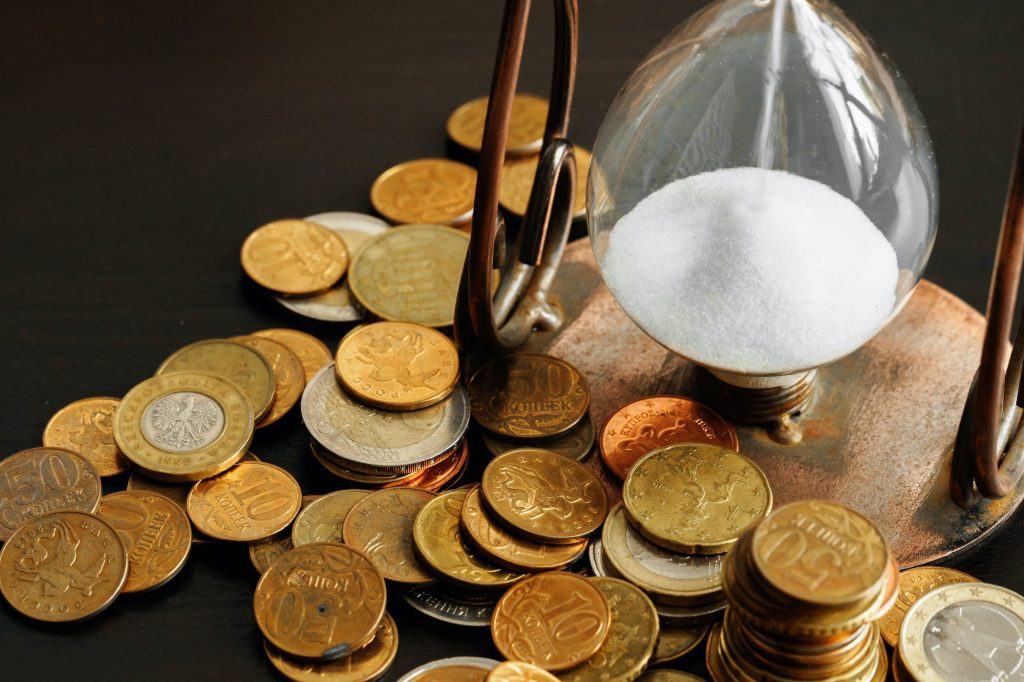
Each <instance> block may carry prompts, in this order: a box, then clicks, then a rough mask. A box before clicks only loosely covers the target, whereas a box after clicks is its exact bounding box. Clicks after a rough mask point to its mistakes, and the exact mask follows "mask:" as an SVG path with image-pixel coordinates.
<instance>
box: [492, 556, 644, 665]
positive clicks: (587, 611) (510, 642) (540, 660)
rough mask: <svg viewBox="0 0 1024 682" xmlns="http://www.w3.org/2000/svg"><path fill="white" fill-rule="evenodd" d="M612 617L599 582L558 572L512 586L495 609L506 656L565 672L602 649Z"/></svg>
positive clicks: (495, 631)
mask: <svg viewBox="0 0 1024 682" xmlns="http://www.w3.org/2000/svg"><path fill="white" fill-rule="evenodd" d="M652 611H653V607H652ZM611 619H612V611H611V608H610V606H609V604H608V599H607V598H606V596H605V593H604V591H603V590H601V589H600V586H599V584H598V583H594V582H590V581H589V580H588V579H587V578H583V577H581V576H578V575H576V574H575V573H565V572H563V571H552V572H548V573H538V574H537V575H532V576H530V577H528V578H526V579H525V580H523V581H522V582H520V583H518V584H516V585H513V586H512V587H510V588H509V590H508V591H507V592H506V593H505V594H504V595H503V596H502V597H501V599H499V600H498V605H497V606H496V607H495V608H494V615H493V616H492V617H491V636H492V637H493V638H494V646H496V647H497V648H498V651H500V652H501V655H502V656H504V657H505V658H507V659H510V660H514V661H526V662H527V663H532V664H533V665H536V666H538V667H540V668H543V669H544V670H547V671H549V672H561V671H564V670H568V669H570V668H573V667H574V666H577V665H580V664H581V663H583V662H584V661H586V660H587V659H588V658H590V657H591V656H593V655H594V654H595V653H597V651H598V649H600V647H601V645H602V644H603V643H604V641H605V639H606V638H607V637H608V628H609V625H610V624H611ZM654 622H655V623H657V614H655V616H654ZM651 647H652V648H653V647H654V643H653V641H652V642H651ZM606 679H607V678H606Z"/></svg>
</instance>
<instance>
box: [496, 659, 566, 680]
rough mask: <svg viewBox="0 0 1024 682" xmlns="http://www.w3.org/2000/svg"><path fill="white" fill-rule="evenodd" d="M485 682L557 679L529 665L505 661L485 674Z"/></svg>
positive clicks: (541, 669)
mask: <svg viewBox="0 0 1024 682" xmlns="http://www.w3.org/2000/svg"><path fill="white" fill-rule="evenodd" d="M486 682H558V678H557V677H555V676H554V675H552V674H551V673H549V672H548V671H547V670H544V669H543V668H538V667H537V666H535V665H531V664H530V663H523V662H522V661H505V662H504V663H501V664H499V665H497V666H496V667H495V668H494V669H493V670H491V672H489V673H487V680H486Z"/></svg>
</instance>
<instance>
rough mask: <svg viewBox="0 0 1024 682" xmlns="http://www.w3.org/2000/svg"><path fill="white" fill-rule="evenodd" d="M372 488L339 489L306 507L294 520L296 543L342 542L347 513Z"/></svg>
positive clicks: (294, 538)
mask: <svg viewBox="0 0 1024 682" xmlns="http://www.w3.org/2000/svg"><path fill="white" fill-rule="evenodd" d="M369 494H370V492H369V491H368V490H352V489H347V490H335V491H334V492H333V493H328V494H326V495H322V496H320V497H319V498H317V499H316V500H315V501H313V502H310V503H309V504H308V505H306V506H305V507H303V509H302V511H301V512H299V515H298V516H296V517H295V522H294V523H293V524H292V545H293V546H295V547H301V546H302V545H311V544H314V543H318V542H341V541H342V528H343V527H344V525H345V517H347V516H348V514H349V512H350V511H352V507H354V506H355V505H356V503H357V502H359V500H361V499H363V498H364V497H366V496H367V495H369Z"/></svg>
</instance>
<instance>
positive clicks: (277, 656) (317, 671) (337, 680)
mask: <svg viewBox="0 0 1024 682" xmlns="http://www.w3.org/2000/svg"><path fill="white" fill-rule="evenodd" d="M263 650H264V651H265V652H266V654H267V658H268V659H270V664H271V665H273V666H274V667H275V668H277V670H278V672H280V673H281V674H282V675H284V676H285V677H287V678H288V679H289V680H294V681H295V682H369V681H370V680H376V679H379V678H380V676H381V675H383V674H384V673H386V672H387V670H388V668H390V667H391V664H392V662H394V660H395V655H396V654H397V653H398V628H397V627H396V626H395V621H394V620H393V619H392V618H391V615H390V614H388V613H385V614H384V620H382V621H381V622H380V627H378V628H377V632H376V633H375V634H374V636H373V641H371V642H370V643H369V644H367V645H366V646H364V647H363V648H362V649H359V650H358V651H356V652H355V653H352V654H349V655H348V656H345V657H343V658H339V659H337V660H334V661H325V662H313V661H306V660H302V659H298V658H293V657H291V656H288V655H287V654H283V653H281V652H280V651H278V650H277V649H275V648H274V647H273V646H272V645H271V644H269V643H268V642H266V641H264V642H263Z"/></svg>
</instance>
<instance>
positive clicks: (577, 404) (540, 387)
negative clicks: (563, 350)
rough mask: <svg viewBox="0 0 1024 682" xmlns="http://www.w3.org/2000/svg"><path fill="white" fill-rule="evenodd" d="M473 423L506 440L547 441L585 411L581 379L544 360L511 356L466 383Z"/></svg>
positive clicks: (566, 366) (569, 368)
mask: <svg viewBox="0 0 1024 682" xmlns="http://www.w3.org/2000/svg"><path fill="white" fill-rule="evenodd" d="M469 404H470V410H471V411H472V413H473V418H474V419H476V420H477V422H479V423H480V425H481V426H483V427H484V428H485V429H487V430H488V431H490V432H492V433H495V434H497V435H498V436H504V437H506V438H552V437H554V436H560V435H561V434H563V433H566V432H567V431H569V430H570V429H572V428H573V427H574V426H576V425H577V424H579V423H580V421H581V420H582V419H583V417H584V416H586V414H587V408H588V407H589V406H590V391H589V389H588V388H587V382H586V380H584V378H583V375H582V374H580V373H579V371H578V370H577V369H576V368H575V367H573V366H572V365H570V364H569V363H567V362H565V361H563V360H559V359H557V358H553V357H551V356H550V355H540V354H537V353H514V354H512V355H508V356H505V357H502V358H497V359H495V360H492V361H491V362H489V363H487V364H486V365H484V366H483V367H481V368H480V369H479V370H478V371H477V372H476V374H474V375H473V378H472V379H471V380H470V382H469Z"/></svg>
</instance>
